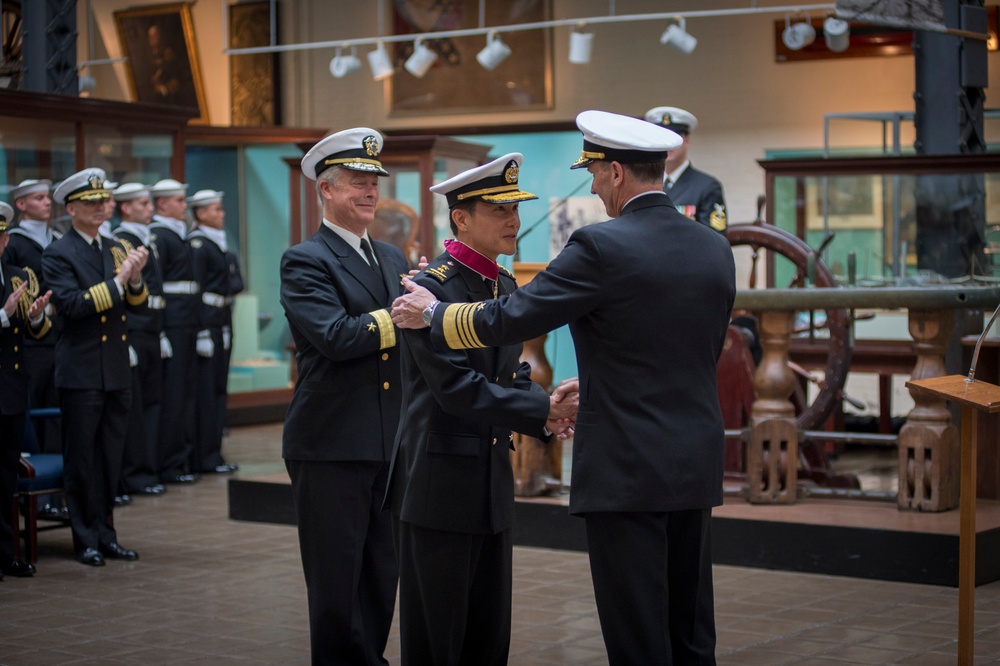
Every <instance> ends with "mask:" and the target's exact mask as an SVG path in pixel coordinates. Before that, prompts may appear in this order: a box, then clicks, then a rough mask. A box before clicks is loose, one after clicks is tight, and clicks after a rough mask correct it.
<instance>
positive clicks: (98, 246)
mask: <svg viewBox="0 0 1000 666" xmlns="http://www.w3.org/2000/svg"><path fill="white" fill-rule="evenodd" d="M90 247H92V248H94V249H95V250H97V253H98V254H100V253H101V244H100V243H98V242H97V239H96V238H95V239H94V240H92V241H90Z"/></svg>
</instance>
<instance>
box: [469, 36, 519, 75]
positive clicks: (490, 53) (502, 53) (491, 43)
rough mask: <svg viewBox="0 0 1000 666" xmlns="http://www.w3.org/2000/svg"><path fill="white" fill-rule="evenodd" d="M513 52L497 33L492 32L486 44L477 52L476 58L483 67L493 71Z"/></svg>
mask: <svg viewBox="0 0 1000 666" xmlns="http://www.w3.org/2000/svg"><path fill="white" fill-rule="evenodd" d="M510 54H511V50H510V47H509V46H507V45H506V44H504V42H503V40H502V39H500V36H499V35H497V34H496V33H493V32H491V33H490V34H489V35H488V36H487V37H486V46H485V47H483V50H482V51H480V52H479V53H477V54H476V60H478V61H479V64H480V65H482V66H483V68H485V69H488V70H489V71H491V72H492V71H493V70H494V69H496V68H497V66H498V65H500V63H502V62H503V61H504V60H506V59H507V56H509V55H510Z"/></svg>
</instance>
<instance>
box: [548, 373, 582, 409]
mask: <svg viewBox="0 0 1000 666" xmlns="http://www.w3.org/2000/svg"><path fill="white" fill-rule="evenodd" d="M571 394H576V395H573V396H572V398H573V399H575V400H576V401H577V403H579V401H580V378H579V377H570V378H569V379H564V380H562V381H561V382H559V386H557V387H556V390H555V391H553V392H552V397H553V398H555V399H556V402H562V401H563V399H564V398H566V397H569V396H571Z"/></svg>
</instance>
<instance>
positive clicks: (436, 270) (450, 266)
mask: <svg viewBox="0 0 1000 666" xmlns="http://www.w3.org/2000/svg"><path fill="white" fill-rule="evenodd" d="M454 268H455V264H454V262H452V261H440V262H438V263H437V264H431V265H430V266H428V267H427V268H425V269H424V270H423V273H424V274H426V275H429V276H430V277H432V278H434V279H435V280H437V281H438V282H444V281H445V280H447V279H449V278H451V277H452V276H455V275H458V271H456V270H454Z"/></svg>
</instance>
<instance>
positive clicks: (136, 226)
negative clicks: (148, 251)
mask: <svg viewBox="0 0 1000 666" xmlns="http://www.w3.org/2000/svg"><path fill="white" fill-rule="evenodd" d="M118 228H119V229H121V230H122V231H127V232H128V233H130V234H132V235H133V236H135V237H136V238H138V239H139V242H140V243H142V244H143V245H149V227H147V226H146V225H145V224H142V223H141V222H125V221H122V223H121V224H119V225H118Z"/></svg>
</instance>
